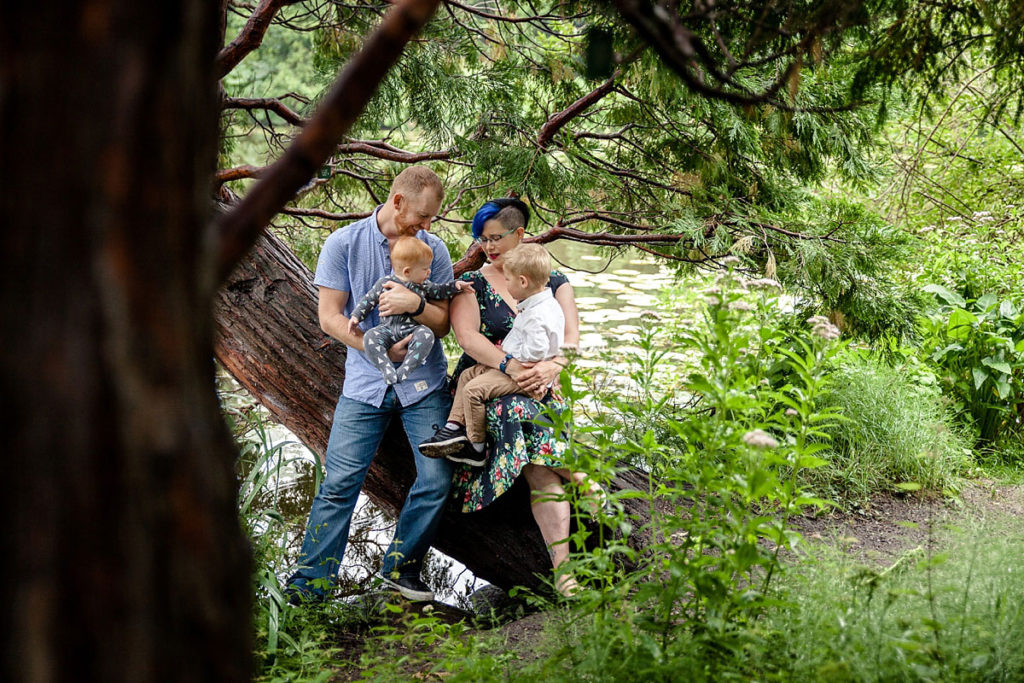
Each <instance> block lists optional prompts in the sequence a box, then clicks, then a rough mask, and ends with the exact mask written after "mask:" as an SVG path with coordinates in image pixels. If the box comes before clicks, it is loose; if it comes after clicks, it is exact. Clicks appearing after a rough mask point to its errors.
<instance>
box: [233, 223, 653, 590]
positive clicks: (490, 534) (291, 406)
mask: <svg viewBox="0 0 1024 683" xmlns="http://www.w3.org/2000/svg"><path fill="white" fill-rule="evenodd" d="M342 229H344V228H342ZM214 318H215V321H216V325H217V328H218V331H217V344H216V349H217V359H218V360H219V361H220V362H221V363H222V364H223V365H224V367H225V368H226V369H227V370H228V371H229V372H230V373H231V374H232V375H233V376H234V377H235V378H236V379H237V380H238V381H239V382H240V383H241V384H242V385H243V386H244V387H245V388H246V389H248V390H249V392H250V393H252V395H253V396H254V397H255V398H256V399H257V400H258V401H259V402H260V403H261V404H263V406H264V407H266V408H267V409H268V410H269V411H270V413H271V415H273V417H274V419H276V420H277V421H279V422H280V423H281V424H283V425H284V426H286V427H287V428H288V429H289V430H291V431H292V432H293V433H294V434H295V436H296V438H298V439H299V440H300V441H302V442H303V443H304V444H305V445H306V446H307V447H309V448H310V450H312V451H313V452H314V453H316V454H317V456H318V457H320V458H321V460H322V459H323V455H324V452H325V451H326V448H327V437H328V434H329V432H330V427H331V420H332V417H333V415H334V407H335V404H336V403H337V399H338V396H339V395H340V394H341V388H342V382H343V381H344V372H345V366H344V363H345V346H344V345H343V344H341V343H339V342H335V341H333V340H331V339H330V338H329V337H327V336H326V335H325V334H324V333H323V332H322V331H321V330H320V328H319V324H318V322H317V305H316V293H315V289H314V286H313V284H312V273H311V272H310V271H309V269H308V268H306V266H305V265H304V264H303V263H302V262H300V261H299V260H298V259H297V258H296V257H295V256H294V255H293V254H292V253H291V252H290V251H289V250H288V247H287V246H285V245H284V244H283V243H281V241H280V240H278V239H277V238H276V237H274V236H273V235H265V236H263V237H261V238H260V240H259V241H258V242H257V244H256V246H255V248H254V249H253V250H252V251H251V252H250V253H249V255H248V256H247V257H246V259H245V260H244V261H243V262H242V263H241V264H239V266H238V267H237V268H236V269H235V271H234V272H233V273H232V274H231V275H230V276H229V277H228V281H227V283H226V284H225V285H224V287H223V288H222V289H221V291H220V295H219V297H218V299H217V301H216V303H215V306H214ZM414 475H415V469H414V467H413V464H412V452H411V450H410V447H409V442H408V439H406V437H405V433H404V431H403V430H402V426H401V423H400V422H398V421H395V422H393V423H392V424H391V427H390V428H389V429H388V431H387V433H386V435H385V437H384V441H383V443H382V445H381V448H380V450H379V451H378V453H377V456H376V457H375V459H374V462H373V465H371V467H370V471H369V474H368V475H367V477H366V482H365V483H364V485H363V490H364V492H365V493H366V494H367V495H368V496H369V497H370V499H371V500H372V501H373V502H374V503H376V504H377V505H378V506H379V507H381V508H382V509H384V510H385V511H387V512H388V513H390V514H391V515H392V516H395V515H397V514H398V511H399V510H400V509H401V506H402V503H403V502H404V500H405V496H406V493H407V492H408V490H409V486H410V485H411V484H412V481H413V477H414ZM613 484H614V487H616V488H644V489H645V488H646V484H645V483H644V475H643V473H641V472H639V471H637V470H630V471H626V472H624V473H623V474H622V475H621V476H620V477H619V478H618V479H617V480H616V481H615V482H613ZM626 503H627V506H628V507H627V509H628V510H629V512H630V514H631V515H633V516H634V517H635V518H636V519H637V520H638V522H637V524H636V525H635V526H636V528H638V529H639V528H641V527H642V526H643V522H642V521H641V520H643V519H644V518H646V512H645V511H644V510H643V509H642V508H641V506H640V505H639V504H638V503H637V502H636V501H633V500H629V501H626ZM631 543H635V545H636V547H639V546H641V545H642V544H643V540H642V539H641V538H640V536H639V535H638V536H636V538H635V540H633V541H631ZM434 546H435V547H436V548H438V549H439V550H441V551H442V552H444V553H446V554H448V555H450V556H451V557H453V558H455V559H456V560H459V561H460V562H462V563H463V564H465V565H466V566H467V567H468V568H469V569H470V570H471V571H472V572H473V573H474V574H476V575H477V576H478V577H480V578H482V579H484V580H486V581H489V582H491V583H493V584H495V585H498V586H501V587H502V588H506V589H507V588H511V587H512V586H527V587H531V588H536V587H538V586H539V585H540V582H541V580H542V579H543V578H547V577H549V576H550V572H551V561H550V558H549V557H548V554H547V550H546V549H545V547H544V541H543V539H542V538H541V536H540V531H539V530H538V529H537V525H536V523H535V522H534V521H533V517H532V515H531V514H530V506H529V491H528V489H527V487H526V485H525V483H524V481H523V480H522V478H520V481H519V482H517V484H516V486H515V487H514V488H513V490H512V491H510V492H508V493H506V494H505V495H504V496H502V497H501V498H499V499H498V501H496V502H495V503H493V504H492V505H490V506H488V507H487V508H485V509H484V510H481V511H479V512H474V513H470V514H462V513H459V512H457V511H455V510H449V511H448V512H446V514H445V517H444V519H443V521H442V523H441V528H440V530H439V532H438V534H437V537H436V538H435V540H434Z"/></svg>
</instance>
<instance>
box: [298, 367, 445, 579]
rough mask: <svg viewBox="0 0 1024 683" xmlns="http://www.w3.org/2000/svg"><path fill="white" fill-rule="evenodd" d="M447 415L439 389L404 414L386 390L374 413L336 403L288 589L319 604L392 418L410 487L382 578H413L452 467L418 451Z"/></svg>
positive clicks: (431, 534) (433, 529) (441, 505)
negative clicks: (405, 445) (404, 449)
mask: <svg viewBox="0 0 1024 683" xmlns="http://www.w3.org/2000/svg"><path fill="white" fill-rule="evenodd" d="M450 408H451V397H450V396H449V395H448V392H447V391H445V389H444V388H443V387H442V388H441V389H438V390H437V391H435V392H434V393H432V394H430V395H428V396H427V397H425V398H423V399H421V400H420V401H418V402H417V403H415V404H413V405H411V406H402V405H401V404H400V403H399V401H398V397H397V396H396V395H395V390H394V389H393V388H391V387H388V391H387V393H386V394H385V395H384V403H383V404H382V405H381V407H380V408H376V407H374V406H371V405H368V404H366V403H361V402H359V401H353V400H352V399H348V398H345V397H344V396H342V397H341V398H340V399H338V407H337V408H336V409H335V411H334V424H333V426H332V427H331V436H330V438H329V439H328V442H327V458H326V460H327V463H326V470H327V474H326V476H325V477H324V480H323V483H322V484H321V486H320V491H319V492H318V493H317V495H316V498H314V499H313V506H312V509H311V510H310V511H309V522H308V523H307V524H306V537H305V539H304V540H303V543H302V553H301V555H300V557H299V560H300V562H301V566H300V567H299V569H298V570H297V571H296V572H295V574H293V575H292V577H291V579H289V581H288V583H289V587H290V588H291V589H293V590H298V591H301V592H303V593H305V594H311V597H322V596H323V595H324V593H325V592H326V590H328V589H329V588H330V586H332V585H333V584H334V582H335V580H336V579H337V576H338V567H339V565H340V562H341V558H342V556H344V554H345V545H346V544H347V543H348V530H349V524H350V523H351V522H352V512H353V511H354V510H355V507H356V500H357V499H358V497H359V490H360V489H361V488H362V486H363V479H365V478H366V471H367V470H368V469H369V467H370V462H371V461H372V460H373V456H374V454H376V452H377V448H378V447H379V446H380V442H381V440H382V439H383V437H384V430H385V429H387V426H388V424H389V423H390V422H391V418H392V417H394V416H395V414H397V415H399V416H400V417H401V418H402V425H403V426H404V427H405V433H406V435H407V436H408V438H409V443H410V444H411V445H412V453H413V458H414V459H415V462H416V481H414V482H413V485H412V488H411V489H410V490H409V495H408V496H406V499H405V504H404V505H403V506H402V511H401V513H399V515H398V524H397V526H396V528H395V536H394V538H393V539H392V541H391V545H390V546H389V547H388V550H387V553H386V554H385V556H384V566H383V568H382V570H381V571H382V573H384V574H385V575H388V576H393V575H394V573H395V572H397V574H398V576H400V577H418V576H419V574H420V567H421V565H422V562H423V557H424V555H426V554H427V549H428V548H429V547H430V542H431V540H433V538H434V533H435V532H436V531H437V525H438V524H439V523H440V521H441V514H442V512H443V511H444V506H445V503H446V501H447V499H448V492H449V490H450V488H451V483H452V468H453V464H452V463H451V462H449V461H448V460H445V459H444V458H440V459H435V458H428V457H426V456H424V455H423V454H421V453H420V451H419V448H417V446H418V445H419V444H420V443H422V442H423V441H426V440H427V439H429V438H430V437H431V436H433V435H434V430H435V428H436V427H438V426H440V425H443V424H444V423H445V420H447V418H448V411H449V409H450ZM318 579H319V580H318Z"/></svg>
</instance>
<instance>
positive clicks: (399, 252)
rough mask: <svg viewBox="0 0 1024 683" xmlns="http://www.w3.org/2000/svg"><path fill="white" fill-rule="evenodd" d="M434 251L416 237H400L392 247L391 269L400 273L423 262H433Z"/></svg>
mask: <svg viewBox="0 0 1024 683" xmlns="http://www.w3.org/2000/svg"><path fill="white" fill-rule="evenodd" d="M433 260H434V251H433V250H432V249H431V248H430V247H429V246H427V243H426V242H424V241H423V240H421V239H419V238H416V237H399V238H398V241H397V242H395V246H393V247H391V268H392V270H394V271H395V272H400V271H401V270H402V268H405V267H406V266H409V267H412V266H414V265H416V264H417V263H420V262H422V261H431V262H432V261H433Z"/></svg>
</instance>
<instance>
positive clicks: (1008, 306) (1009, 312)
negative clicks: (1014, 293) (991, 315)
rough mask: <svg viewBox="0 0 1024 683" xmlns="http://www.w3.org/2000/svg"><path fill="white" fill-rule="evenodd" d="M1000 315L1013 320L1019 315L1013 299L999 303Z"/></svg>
mask: <svg viewBox="0 0 1024 683" xmlns="http://www.w3.org/2000/svg"><path fill="white" fill-rule="evenodd" d="M999 315H1001V316H1003V317H1004V318H1008V319H1010V320H1013V319H1014V318H1016V317H1017V307H1016V306H1014V305H1013V302H1012V301H1004V302H1003V303H1001V304H999Z"/></svg>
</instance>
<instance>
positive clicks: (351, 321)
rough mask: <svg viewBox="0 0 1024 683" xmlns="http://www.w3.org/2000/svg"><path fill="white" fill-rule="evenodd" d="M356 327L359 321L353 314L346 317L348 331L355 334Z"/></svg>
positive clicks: (357, 327)
mask: <svg viewBox="0 0 1024 683" xmlns="http://www.w3.org/2000/svg"><path fill="white" fill-rule="evenodd" d="M357 329H359V321H358V320H356V317H355V316H352V317H351V318H349V319H348V333H349V334H355V333H356V330H357Z"/></svg>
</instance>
